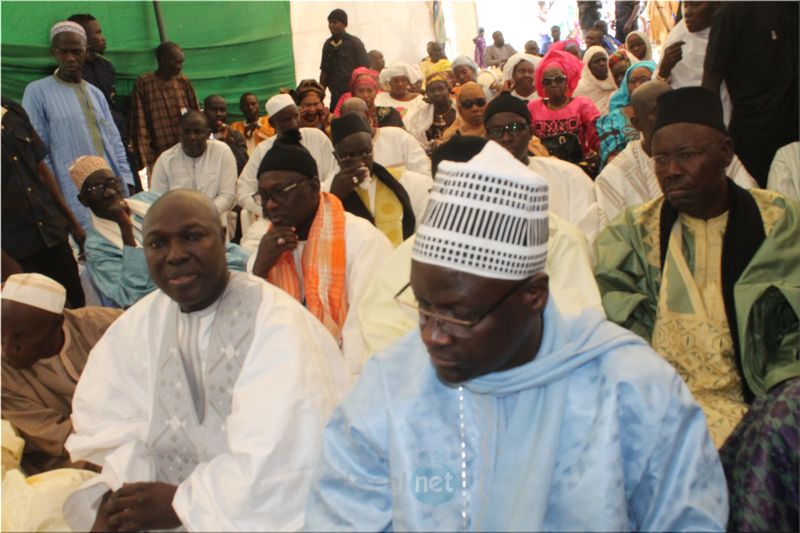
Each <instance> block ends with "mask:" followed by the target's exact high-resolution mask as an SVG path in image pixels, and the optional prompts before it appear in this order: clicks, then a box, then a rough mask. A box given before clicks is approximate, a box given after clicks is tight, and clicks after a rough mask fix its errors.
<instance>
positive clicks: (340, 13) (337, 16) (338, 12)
mask: <svg viewBox="0 0 800 533" xmlns="http://www.w3.org/2000/svg"><path fill="white" fill-rule="evenodd" d="M331 19H333V20H338V21H340V22H343V23H344V25H345V26H347V13H345V12H344V9H339V8H338V7H337V8H336V9H334V10H333V11H331V13H330V15H328V20H331Z"/></svg>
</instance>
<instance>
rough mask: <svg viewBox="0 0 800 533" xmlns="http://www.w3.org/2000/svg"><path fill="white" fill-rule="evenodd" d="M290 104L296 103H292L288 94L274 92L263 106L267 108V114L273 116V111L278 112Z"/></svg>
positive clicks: (292, 100)
mask: <svg viewBox="0 0 800 533" xmlns="http://www.w3.org/2000/svg"><path fill="white" fill-rule="evenodd" d="M290 105H297V104H295V103H294V99H292V97H291V96H290V95H288V94H276V95H275V96H273V97H272V98H270V99H269V100H267V105H266V106H265V107H266V109H267V115H269V116H271V117H272V116H275V113H278V112H280V111H281V110H283V109H286V108H287V107H289V106H290Z"/></svg>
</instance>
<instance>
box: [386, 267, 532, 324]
mask: <svg viewBox="0 0 800 533" xmlns="http://www.w3.org/2000/svg"><path fill="white" fill-rule="evenodd" d="M530 279H531V278H525V279H523V280H520V282H519V283H517V284H515V285H514V286H513V287H511V290H509V291H508V292H507V293H506V294H505V295H503V297H502V298H500V300H498V301H497V302H496V303H495V304H494V305H492V306H491V307H490V308H489V309H487V310H486V311H484V312H483V313H482V314H480V315H479V316H478V317H476V318H458V317H454V316H447V315H442V314H439V313H434V312H433V311H427V310H425V309H422V308H421V307H420V306H419V305H418V304H415V303H411V302H407V301H404V300H401V299H400V296H401V295H402V294H403V293H404V292H405V291H407V290H408V288H409V287H410V286H411V282H410V281H409V282H408V283H406V284H405V285H404V286H403V288H402V289H400V290H399V291H397V294H395V295H394V300H395V302H397V303H398V304H399V305H401V306H403V307H405V308H407V309H409V310H412V311H414V312H416V313H418V314H419V324H420V326H424V325H425V324H426V323H427V321H428V320H436V321H438V322H439V324H440V327H441V328H442V330H443V331H445V332H446V333H448V334H450V335H454V336H456V337H466V336H468V335H470V334H471V333H472V328H474V327H475V326H477V325H478V324H480V323H481V322H482V321H483V320H484V319H485V318H486V317H488V316H489V315H491V314H492V313H494V312H495V311H497V310H498V309H499V308H500V307H501V306H502V305H503V304H504V303H506V302H507V301H508V299H509V298H511V296H513V295H514V293H516V292H517V291H518V290H519V289H520V288H522V287H524V286H525V284H526V283H527V282H528V281H530Z"/></svg>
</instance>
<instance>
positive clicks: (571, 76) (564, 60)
mask: <svg viewBox="0 0 800 533" xmlns="http://www.w3.org/2000/svg"><path fill="white" fill-rule="evenodd" d="M556 44H558V43H556ZM549 67H558V68H560V69H561V70H562V71H564V75H565V76H566V77H567V96H572V93H573V92H574V91H575V87H577V86H578V82H579V81H580V79H581V70H582V69H583V63H582V62H581V60H580V59H578V58H577V57H575V56H574V55H572V54H570V53H569V52H564V51H562V50H553V49H550V50H549V51H548V52H547V54H546V55H545V56H544V59H542V62H541V63H539V66H538V67H536V72H535V74H534V75H535V76H536V92H537V93H538V94H539V97H540V98H545V96H546V95H545V92H544V84H543V83H542V76H543V75H544V71H545V70H547V69H548V68H549Z"/></svg>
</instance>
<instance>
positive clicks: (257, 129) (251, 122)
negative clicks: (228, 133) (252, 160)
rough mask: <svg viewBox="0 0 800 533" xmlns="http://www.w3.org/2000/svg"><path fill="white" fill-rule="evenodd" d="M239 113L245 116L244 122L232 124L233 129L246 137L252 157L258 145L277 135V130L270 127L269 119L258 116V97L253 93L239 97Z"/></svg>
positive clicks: (248, 151)
mask: <svg viewBox="0 0 800 533" xmlns="http://www.w3.org/2000/svg"><path fill="white" fill-rule="evenodd" d="M239 111H241V112H242V115H244V120H240V121H238V122H234V123H233V124H231V129H233V130H234V131H238V132H239V133H241V134H242V135H244V138H245V143H246V144H247V154H248V155H252V154H253V151H254V150H255V149H256V146H258V143H260V142H261V141H263V140H264V139H268V138H270V137H272V136H273V135H275V128H273V127H272V126H270V124H269V117H266V116H264V117H260V116H259V115H258V112H259V105H258V96H256V95H255V94H253V93H244V94H242V96H240V97H239ZM239 172H240V173H241V171H239Z"/></svg>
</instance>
